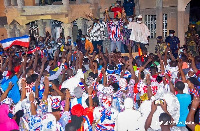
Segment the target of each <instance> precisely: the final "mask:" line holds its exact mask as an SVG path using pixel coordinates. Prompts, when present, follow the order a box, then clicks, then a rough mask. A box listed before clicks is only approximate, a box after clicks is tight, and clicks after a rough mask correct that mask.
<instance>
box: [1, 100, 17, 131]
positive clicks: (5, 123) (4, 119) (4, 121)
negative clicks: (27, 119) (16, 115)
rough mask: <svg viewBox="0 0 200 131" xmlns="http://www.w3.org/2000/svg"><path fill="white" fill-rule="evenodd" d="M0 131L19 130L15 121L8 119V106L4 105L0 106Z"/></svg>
mask: <svg viewBox="0 0 200 131" xmlns="http://www.w3.org/2000/svg"><path fill="white" fill-rule="evenodd" d="M0 112H1V113H0V129H1V130H2V131H10V130H14V129H17V130H18V129H19V127H18V125H17V123H16V122H15V120H13V119H10V118H9V117H8V113H9V106H8V105H6V104H3V105H0Z"/></svg>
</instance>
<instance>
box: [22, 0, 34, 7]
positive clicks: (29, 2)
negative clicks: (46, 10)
mask: <svg viewBox="0 0 200 131" xmlns="http://www.w3.org/2000/svg"><path fill="white" fill-rule="evenodd" d="M24 4H25V6H35V0H24Z"/></svg>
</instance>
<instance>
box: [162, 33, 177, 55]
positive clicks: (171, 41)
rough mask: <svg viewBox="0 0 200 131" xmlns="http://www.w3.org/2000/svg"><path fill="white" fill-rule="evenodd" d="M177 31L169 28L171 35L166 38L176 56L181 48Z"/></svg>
mask: <svg viewBox="0 0 200 131" xmlns="http://www.w3.org/2000/svg"><path fill="white" fill-rule="evenodd" d="M174 33H175V31H174V30H169V36H168V37H167V38H166V39H165V42H166V43H167V45H168V46H169V47H170V49H171V51H172V54H173V56H174V57H175V58H177V57H178V50H179V48H180V40H179V38H178V37H176V36H174Z"/></svg>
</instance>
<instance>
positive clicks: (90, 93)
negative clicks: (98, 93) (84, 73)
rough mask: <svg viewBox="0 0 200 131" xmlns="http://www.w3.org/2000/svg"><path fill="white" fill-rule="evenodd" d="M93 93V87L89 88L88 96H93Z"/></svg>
mask: <svg viewBox="0 0 200 131" xmlns="http://www.w3.org/2000/svg"><path fill="white" fill-rule="evenodd" d="M92 92H93V87H92V86H91V87H89V88H88V95H92Z"/></svg>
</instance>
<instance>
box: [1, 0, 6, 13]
mask: <svg viewBox="0 0 200 131" xmlns="http://www.w3.org/2000/svg"><path fill="white" fill-rule="evenodd" d="M2 16H6V14H5V6H4V1H3V0H0V17H2Z"/></svg>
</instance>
